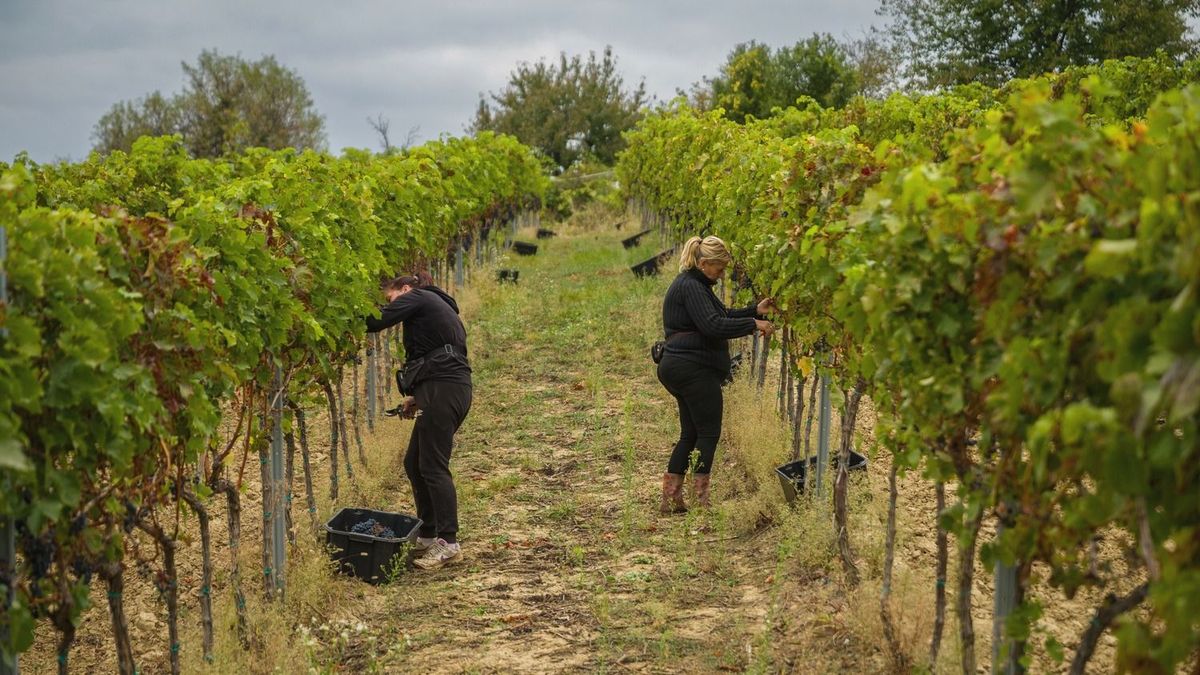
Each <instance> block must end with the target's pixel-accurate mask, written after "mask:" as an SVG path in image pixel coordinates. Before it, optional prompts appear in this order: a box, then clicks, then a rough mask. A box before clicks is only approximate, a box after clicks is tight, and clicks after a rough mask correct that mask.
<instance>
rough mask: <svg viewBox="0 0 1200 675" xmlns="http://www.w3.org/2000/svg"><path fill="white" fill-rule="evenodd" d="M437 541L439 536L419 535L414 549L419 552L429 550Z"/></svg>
mask: <svg viewBox="0 0 1200 675" xmlns="http://www.w3.org/2000/svg"><path fill="white" fill-rule="evenodd" d="M436 543H437V537H417V541H416V543H414V544H413V546H412V550H413V551H416V552H417V553H421V552H423V551H428V550H429V549H431V548H433V545H434V544H436Z"/></svg>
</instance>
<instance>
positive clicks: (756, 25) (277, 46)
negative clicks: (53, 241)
mask: <svg viewBox="0 0 1200 675" xmlns="http://www.w3.org/2000/svg"><path fill="white" fill-rule="evenodd" d="M877 6H878V1H877V0H846V1H844V2H824V3H823V2H817V1H814V0H792V1H790V2H785V1H780V0H759V1H755V0H750V1H747V2H738V3H735V2H729V1H728V0H722V1H713V0H690V1H683V0H668V1H660V2H632V1H628V0H597V1H594V2H570V1H566V0H555V1H552V0H512V1H503V0H482V1H472V2H467V1H463V0H450V1H445V2H434V1H422V2H388V1H386V0H346V1H344V2H329V0H319V1H318V0H294V1H292V2H244V0H178V1H171V2H154V1H150V0H111V1H109V2H96V1H95V0H47V1H45V2H34V1H33V0H2V1H0V91H2V92H3V95H2V96H3V98H2V99H0V159H8V158H11V157H12V156H13V155H14V154H15V153H17V152H18V151H21V150H28V151H29V152H30V154H31V155H32V156H33V157H34V158H35V159H38V160H43V161H47V160H51V159H54V158H57V157H64V156H70V157H73V158H80V157H83V156H84V155H85V154H86V153H87V151H88V149H89V147H90V134H91V129H92V125H93V124H95V122H96V120H97V119H98V118H99V117H100V115H102V114H103V113H104V112H105V111H107V110H108V108H109V107H110V106H111V105H112V104H113V103H115V102H116V101H118V100H122V99H129V98H136V97H139V96H142V95H145V94H147V93H149V92H151V91H153V90H155V89H158V90H162V91H165V92H173V91H177V90H178V89H179V88H180V87H181V86H182V83H183V82H182V79H183V76H182V72H181V70H180V67H179V64H180V62H181V61H192V60H194V59H195V58H196V55H197V54H198V53H199V52H200V50H201V49H205V48H217V49H219V50H220V51H222V52H223V53H240V54H241V55H242V56H244V57H246V58H258V57H259V56H261V55H263V54H274V55H275V56H276V57H277V58H278V59H279V60H280V62H281V63H283V64H285V65H287V66H288V67H290V68H293V69H295V70H296V71H297V72H299V73H300V75H301V76H302V77H303V78H304V79H305V81H306V82H307V84H308V86H309V89H310V91H311V92H312V95H313V98H314V100H315V102H316V106H317V108H318V110H320V112H321V113H322V114H323V115H325V118H326V129H327V132H328V136H329V145H330V147H331V148H332V149H334V150H338V149H340V148H342V147H348V146H352V147H373V146H374V145H375V142H376V141H375V137H374V133H373V132H372V131H371V129H370V127H368V126H367V123H366V121H365V119H366V117H367V116H373V115H375V114H377V113H383V115H384V116H385V117H388V118H390V119H391V121H392V130H393V131H392V133H393V136H399V137H402V136H403V135H404V133H405V132H406V131H407V130H408V128H409V127H411V126H415V125H419V126H420V127H421V137H422V139H428V138H433V137H437V136H438V135H439V134H442V133H451V134H458V133H462V131H463V128H464V126H465V125H466V124H467V123H468V122H469V120H470V118H471V115H472V114H473V112H474V110H475V106H476V104H477V102H478V98H479V95H480V94H481V93H485V92H487V91H492V90H496V89H499V88H500V87H502V86H503V85H504V82H505V80H506V79H507V75H508V73H509V72H510V71H511V70H512V68H513V67H514V66H515V65H516V63H517V62H518V61H537V60H538V59H542V58H547V59H553V58H557V55H558V53H559V52H560V51H566V52H567V53H569V54H573V53H586V52H587V51H589V50H594V51H599V50H602V49H603V48H604V47H605V45H612V46H613V49H614V51H615V52H616V54H617V57H618V59H619V63H620V66H621V69H622V71H623V74H624V76H625V80H626V82H627V83H628V84H630V85H633V84H635V83H637V82H638V81H640V80H643V79H644V80H645V82H646V86H647V89H648V91H649V92H650V93H651V94H652V95H655V96H657V98H658V99H660V100H668V99H670V98H671V97H672V96H673V95H674V93H675V90H676V89H677V88H682V89H687V88H688V87H689V86H690V85H691V84H692V83H693V82H696V81H698V80H700V79H701V78H702V77H704V76H706V75H711V74H713V73H714V72H715V71H716V68H717V67H718V66H719V64H720V63H721V62H722V61H723V60H724V57H725V55H726V54H727V53H728V52H729V50H730V49H731V48H732V47H733V46H734V45H735V44H736V43H738V42H744V41H747V40H751V39H756V40H759V41H762V42H766V43H768V44H773V45H780V44H785V43H791V42H794V41H796V40H797V39H800V38H802V37H806V36H808V35H809V34H811V33H813V32H830V33H833V34H834V35H843V34H846V33H851V34H856V33H858V32H859V31H861V30H863V29H865V28H866V27H867V26H868V25H870V24H871V23H872V22H875V21H877V18H876V17H875V16H874V10H875V8H876V7H877ZM394 140H395V139H394Z"/></svg>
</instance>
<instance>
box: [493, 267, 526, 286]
mask: <svg viewBox="0 0 1200 675" xmlns="http://www.w3.org/2000/svg"><path fill="white" fill-rule="evenodd" d="M520 276H521V270H496V281H499V282H500V283H502V284H503V283H510V284H515V283H517V279H518V278H519V277H520Z"/></svg>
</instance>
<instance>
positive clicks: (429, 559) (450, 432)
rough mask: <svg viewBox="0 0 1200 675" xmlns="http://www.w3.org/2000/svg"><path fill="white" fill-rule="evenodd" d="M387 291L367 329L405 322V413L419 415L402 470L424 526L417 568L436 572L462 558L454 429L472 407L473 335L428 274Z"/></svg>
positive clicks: (404, 280) (418, 544)
mask: <svg viewBox="0 0 1200 675" xmlns="http://www.w3.org/2000/svg"><path fill="white" fill-rule="evenodd" d="M384 293H385V295H386V296H387V299H388V304H387V305H386V306H384V307H383V309H382V316H381V317H380V318H378V319H374V318H370V317H368V318H367V331H368V332H372V333H374V332H378V331H381V330H383V329H385V328H390V327H392V326H395V325H396V324H398V323H403V324H404V353H405V355H406V357H407V358H406V361H405V366H404V371H403V372H404V376H403V378H402V379H403V387H402V391H401V393H402V394H405V395H406V396H408V398H407V399H405V400H404V402H403V403H402V404H401V405H400V410H401V411H402V413H403V414H404V415H405V416H407V417H412V416H413V415H416V413H417V412H419V413H420V414H419V415H416V420H417V421H416V424H415V425H414V426H413V430H412V436H411V437H410V438H409V441H408V452H407V453H406V454H405V456H404V472H405V473H406V474H408V480H409V482H411V483H412V490H413V499H414V500H415V501H416V503H417V517H418V518H420V519H421V521H422V524H421V528H420V529H419V530H418V532H417V535H418V536H417V541H416V550H417V552H418V554H419V557H418V558H417V559H416V560H415V561H414V564H415V565H416V566H417V567H420V568H422V569H434V568H437V567H441V566H442V565H451V564H454V563H457V562H460V561H461V560H462V549H461V547H460V546H459V544H458V495H457V492H456V491H455V488H454V477H453V476H452V475H451V473H450V451H451V449H452V448H453V445H454V434H455V432H457V431H458V428H459V427H460V426H461V425H462V423H463V420H465V419H466V417H467V413H468V412H469V411H470V410H471V366H470V364H469V362H468V361H467V331H466V329H465V328H464V327H463V323H462V320H461V319H459V317H458V304H457V303H455V302H454V298H452V297H450V295H449V294H447V293H446V292H445V291H443V290H442V289H440V288H438V287H436V286H434V285H433V284H432V283H430V280H429V278H428V277H427V276H425V275H423V274H418V275H414V276H402V277H398V278H396V279H393V280H392V281H390V282H389V283H388V284H387V285H386V286H385V288H384Z"/></svg>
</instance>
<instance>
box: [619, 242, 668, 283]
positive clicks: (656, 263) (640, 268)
mask: <svg viewBox="0 0 1200 675" xmlns="http://www.w3.org/2000/svg"><path fill="white" fill-rule="evenodd" d="M674 253H675V249H673V248H672V249H667V250H666V251H663V252H662V253H659V254H658V255H656V256H654V257H653V258H650V259H649V260H643V261H642V262H640V263H638V264H636V265H634V266H633V267H630V268H629V269H630V270H631V271H632V272H633V274H634V276H638V277H649V276H654V275H655V274H658V268H659V267H660V266H662V264H663V262H664V261H665V260H667V259H668V258H670V257H671V256H672V255H674Z"/></svg>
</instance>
